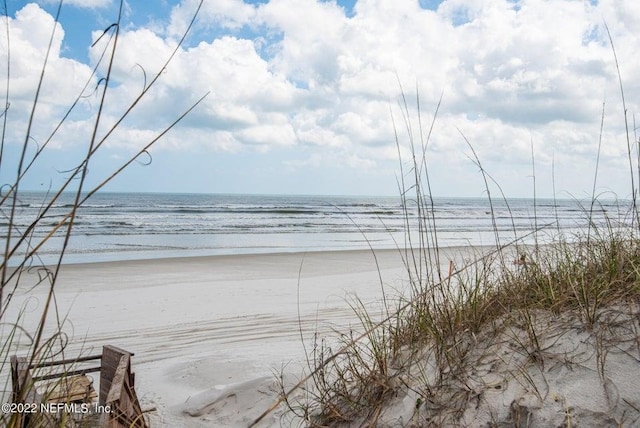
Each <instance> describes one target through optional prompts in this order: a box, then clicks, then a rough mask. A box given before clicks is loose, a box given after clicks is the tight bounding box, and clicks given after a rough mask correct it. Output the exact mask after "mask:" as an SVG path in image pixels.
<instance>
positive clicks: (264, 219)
mask: <svg viewBox="0 0 640 428" xmlns="http://www.w3.org/2000/svg"><path fill="white" fill-rule="evenodd" d="M46 201H47V196H46V194H44V193H38V192H23V193H21V195H20V198H19V201H18V205H17V211H16V215H15V220H14V227H15V230H14V232H13V233H12V235H13V236H15V235H16V231H17V232H18V234H20V232H21V231H25V230H27V228H28V227H29V225H30V224H31V223H32V222H33V221H34V219H35V218H36V217H37V216H38V215H39V213H42V210H43V206H44V205H45V203H46ZM72 202H73V195H70V194H69V195H63V196H62V197H61V198H60V199H59V200H57V201H56V202H55V204H54V205H53V206H52V207H51V209H50V210H49V211H48V212H47V213H46V214H45V218H44V220H43V221H42V222H41V224H40V225H39V226H38V227H36V228H35V229H34V230H33V233H32V235H31V240H30V244H28V245H27V244H26V243H25V244H23V245H22V246H21V249H20V251H21V252H22V253H24V251H26V250H27V248H28V246H29V245H30V246H31V247H33V246H35V245H37V243H38V242H39V241H41V240H42V239H43V238H44V237H45V236H46V235H47V234H48V233H50V230H51V228H52V225H54V224H56V222H57V221H59V219H60V218H61V217H62V216H64V215H65V214H66V213H68V212H69V210H70V208H71V206H72ZM492 204H493V207H492V206H491V205H490V204H489V201H488V200H487V199H486V198H435V199H434V200H433V205H432V206H431V205H430V206H429V209H428V210H427V211H425V212H424V213H426V214H425V218H426V219H428V221H427V223H428V224H429V232H428V233H427V234H423V235H422V236H425V237H427V238H428V241H426V242H425V244H426V245H434V244H435V243H436V240H437V244H438V245H439V246H441V247H444V246H466V245H495V243H496V235H497V239H498V240H499V241H500V243H501V244H505V243H507V242H510V241H512V240H514V239H516V238H522V239H523V241H524V242H529V243H531V242H534V241H535V240H536V239H537V240H548V239H551V237H552V236H555V235H557V234H558V233H562V234H564V235H565V236H571V235H572V234H574V233H575V232H577V231H579V230H584V229H585V228H586V227H587V226H588V217H589V215H588V214H589V211H590V210H591V206H590V203H589V202H588V201H587V202H584V201H583V202H580V201H578V200H569V199H563V200H551V199H538V200H536V201H535V204H534V201H533V200H532V199H509V200H507V201H504V200H494V201H493V202H492ZM9 205H10V204H9V202H8V201H7V202H5V203H4V205H3V206H2V207H0V208H1V210H2V216H3V219H2V222H1V223H0V231H1V232H2V233H3V236H4V237H6V234H7V228H8V217H9V213H10V206H9ZM492 209H493V214H494V215H493V216H492V215H491V212H492ZM628 211H629V210H628V204H627V203H621V202H619V201H613V200H611V201H598V203H597V204H596V205H595V206H594V209H593V214H592V216H591V217H592V219H593V221H594V223H596V224H600V225H602V224H605V223H606V222H609V223H611V224H617V223H618V222H622V221H624V219H625V218H626V217H627V214H628ZM407 212H408V215H405V210H404V209H403V207H402V204H401V201H400V198H399V197H366V196H363V197H353V196H284V195H223V194H215V195H207V194H159V193H98V194H96V195H94V196H93V197H92V198H91V199H90V200H89V201H88V202H87V203H86V204H85V205H84V206H83V207H82V208H81V209H80V210H79V212H78V215H77V219H76V221H75V224H74V229H73V234H72V237H71V240H70V242H69V245H68V247H67V250H66V253H65V257H64V262H65V263H83V262H99V261H114V260H131V259H149V258H161V257H189V256H204V255H223V254H251V253H254V254H255V253H271V252H301V251H323V250H352V249H368V248H374V249H389V248H397V247H403V246H405V245H407V244H408V243H409V238H410V239H411V244H412V245H414V246H416V245H418V244H419V238H418V233H417V230H418V224H419V222H420V218H419V215H418V212H417V210H416V207H415V204H412V203H410V204H409V207H408V210H407ZM424 221H425V220H424V218H423V222H424ZM407 224H408V225H409V226H410V229H411V230H412V231H413V232H412V233H411V234H410V235H408V234H407V233H405V231H406V230H407V227H406V225H407ZM423 224H424V223H423ZM433 224H435V225H436V228H435V231H436V233H433V230H434V229H433V228H432V227H431V225H433ZM536 227H538V228H541V229H542V230H541V231H539V232H538V233H535V234H534V233H532V232H533V230H534V229H536ZM496 230H497V232H498V233H497V234H496V233H495V231H496ZM63 242H64V237H63V234H62V232H61V231H59V232H58V233H56V234H55V235H54V236H53V237H52V238H50V239H49V240H48V241H47V244H46V245H44V246H43V247H42V248H41V249H40V250H39V251H38V258H37V259H34V260H33V262H42V263H52V262H53V261H55V260H56V259H57V254H59V252H60V249H61V248H62V245H63ZM3 247H4V242H3ZM11 264H15V263H14V262H12V263H11Z"/></svg>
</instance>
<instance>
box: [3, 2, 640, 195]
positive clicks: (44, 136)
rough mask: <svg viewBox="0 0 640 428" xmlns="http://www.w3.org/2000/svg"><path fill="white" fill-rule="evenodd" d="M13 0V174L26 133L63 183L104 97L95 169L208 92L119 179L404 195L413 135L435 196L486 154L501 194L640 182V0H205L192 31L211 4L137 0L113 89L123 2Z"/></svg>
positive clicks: (119, 158) (105, 168)
mask: <svg viewBox="0 0 640 428" xmlns="http://www.w3.org/2000/svg"><path fill="white" fill-rule="evenodd" d="M4 3H5V5H3V6H2V8H3V12H4V14H5V17H4V18H3V20H2V21H1V25H0V97H1V98H2V99H5V100H8V106H9V108H8V109H7V111H6V113H5V114H4V115H3V116H2V119H3V120H5V124H4V128H3V135H4V148H3V157H2V162H1V164H0V180H1V181H2V183H3V184H4V183H11V182H13V181H14V180H15V177H16V174H17V170H18V164H19V159H20V156H21V153H22V148H23V145H24V143H25V141H27V150H26V152H25V159H26V160H27V161H28V160H30V159H31V158H33V157H34V155H35V153H36V152H37V151H38V150H39V149H40V150H42V152H41V154H40V155H39V156H38V158H37V160H36V162H34V163H33V166H32V167H30V169H29V170H28V171H27V173H26V175H25V177H24V179H23V181H22V186H23V188H24V189H32V190H47V189H49V188H56V186H59V185H60V183H62V182H63V180H65V179H66V178H68V177H69V175H70V172H69V171H72V170H74V168H77V167H78V166H79V165H80V164H81V163H82V160H83V158H84V156H85V155H86V153H87V150H88V148H89V144H90V141H91V140H92V133H93V131H94V128H95V123H96V117H98V114H100V122H99V124H98V126H97V134H96V135H97V141H104V143H102V144H101V145H100V146H99V148H98V149H97V150H96V152H95V155H94V157H93V158H92V159H91V161H90V163H89V165H88V175H87V181H86V186H87V188H90V187H91V186H95V185H96V184H98V183H100V182H102V181H103V180H104V179H105V178H107V177H109V176H110V175H111V174H112V173H113V171H115V170H117V169H118V168H119V167H120V166H121V165H122V164H123V163H125V162H127V161H128V160H129V159H131V158H132V157H133V156H135V155H136V154H137V153H138V152H139V151H140V150H141V149H142V148H143V147H145V145H147V144H148V143H150V142H151V141H153V140H154V139H155V138H156V137H157V136H158V135H160V134H161V133H162V132H163V131H164V130H165V129H166V128H167V126H169V125H170V124H171V123H173V122H174V121H175V120H176V119H177V118H179V117H180V116H181V115H182V114H183V113H184V112H185V111H186V110H187V109H189V108H190V107H191V106H193V104H194V103H195V102H197V100H198V99H200V98H201V97H203V96H205V98H204V100H203V101H202V102H200V103H199V104H198V105H197V106H196V107H195V108H194V109H193V110H192V111H191V113H190V114H189V115H187V116H186V117H185V118H184V119H183V120H181V121H180V122H179V123H178V124H176V125H175V126H174V127H173V128H171V129H170V130H169V131H168V132H167V133H166V134H164V135H163V136H162V138H160V139H159V140H157V141H156V142H155V143H154V144H153V145H152V146H151V148H150V149H149V150H148V151H147V152H146V153H145V154H142V155H141V156H139V157H137V158H136V161H135V162H133V163H132V164H131V165H130V166H129V167H127V168H126V169H125V170H124V171H123V172H122V173H120V174H119V175H118V176H116V177H115V178H114V179H113V180H111V181H110V182H109V184H107V186H105V188H104V189H105V190H109V191H144V192H188V193H249V194H314V195H320V194H322V195H397V194H398V183H399V182H401V181H402V178H403V175H404V176H406V180H409V179H410V177H409V176H410V172H411V159H412V157H411V142H412V141H413V147H414V152H415V153H416V155H417V156H418V157H419V158H421V157H422V156H423V155H424V158H425V159H426V172H427V173H428V177H429V184H430V189H431V193H432V194H433V195H434V196H443V197H449V196H470V197H483V196H486V194H487V190H486V187H485V184H484V180H483V176H482V174H481V173H480V169H479V167H478V165H477V164H476V162H474V156H477V158H478V159H479V161H480V162H481V165H482V167H483V169H484V171H486V172H487V173H488V174H490V175H491V177H492V179H493V180H495V182H491V181H490V188H489V190H490V192H491V193H492V195H493V196H495V195H498V194H499V189H498V188H497V185H499V186H500V189H501V190H502V191H503V192H504V194H505V195H506V196H509V197H532V196H534V192H535V195H536V196H537V197H552V196H554V195H555V196H557V197H578V198H581V197H585V196H590V195H591V192H592V191H593V190H594V184H595V192H596V193H597V194H600V195H604V196H609V197H612V196H617V197H620V198H626V197H629V196H630V194H631V189H632V183H631V178H632V177H633V179H634V181H635V185H636V186H637V182H638V175H637V174H638V173H637V169H636V168H635V167H631V166H630V162H629V147H631V158H632V159H634V160H635V159H637V157H638V154H637V147H636V145H635V144H634V141H637V136H636V132H635V130H634V127H635V124H634V121H635V115H636V114H638V112H640V109H639V107H640V105H639V101H640V81H639V80H638V79H637V76H640V56H639V55H637V46H639V45H640V40H639V38H640V31H638V28H640V2H638V1H637V0H599V1H596V0H474V1H467V0H440V1H437V0H396V1H389V0H344V1H337V2H336V1H327V0H253V1H248V0H245V1H242V0H204V2H203V4H202V7H201V8H200V10H199V12H198V14H197V16H196V18H195V21H194V24H193V26H192V28H191V30H190V31H189V33H188V34H187V35H186V38H185V40H184V42H183V44H182V45H179V41H180V39H181V38H182V37H183V35H184V34H185V31H186V29H187V28H188V26H189V23H190V21H191V20H192V18H193V17H194V14H195V13H196V10H197V9H198V3H199V1H197V0H182V1H179V0H158V1H153V2H150V1H143V0H135V1H134V0H129V1H125V2H124V3H123V7H122V18H121V22H120V26H119V28H120V32H119V37H118V39H117V43H116V51H115V55H114V57H113V64H112V68H111V74H110V75H109V76H110V80H109V83H108V85H107V86H105V84H104V78H105V76H107V74H108V64H109V59H110V55H111V49H112V48H113V44H114V37H113V35H114V34H115V27H110V26H111V24H113V23H114V22H116V20H117V17H118V11H119V8H120V1H116V0H66V1H64V3H63V5H62V7H61V8H60V14H59V16H58V21H57V24H56V19H55V17H56V14H57V11H58V6H59V4H58V2H57V1H53V0H41V1H34V2H27V1H16V0H7V1H6V2H4ZM5 8H6V10H4V9H5ZM607 27H608V29H609V32H610V34H611V39H612V40H613V44H614V47H615V51H614V49H613V48H612V45H611V43H610V39H609V36H608V33H607ZM54 29H55V31H54ZM105 30H107V31H106V32H105ZM52 34H53V37H52ZM50 43H51V49H50V53H49V56H48V58H47V61H46V66H45V65H44V64H45V56H46V52H47V47H48V46H49V44H50ZM176 49H177V50H176ZM174 50H175V51H176V53H175V55H174V56H173V58H172V59H171V60H170V61H169V62H168V63H167V61H168V59H169V58H170V56H171V55H172V52H173V51H174ZM614 52H615V57H614ZM616 57H617V60H618V66H619V75H620V78H621V80H622V87H623V92H622V91H621V85H620V80H619V78H618V68H617V67H616V61H615V58H616ZM43 67H44V78H43V80H42V84H41V87H40V92H39V96H38V100H37V105H36V108H35V110H34V111H35V113H34V118H33V122H32V123H33V124H32V127H31V128H30V129H31V130H30V132H29V133H27V129H29V128H28V122H29V115H30V113H31V111H32V108H33V104H34V99H35V94H36V90H37V88H38V81H39V78H40V76H41V73H42V71H43ZM94 69H95V73H94ZM155 76H158V78H157V79H155V80H154V78H155ZM151 82H153V84H151ZM105 88H106V89H107V90H106V95H105V101H104V102H103V103H101V97H102V93H103V90H104V89H105ZM143 92H144V95H143V96H142V97H141V99H140V100H139V101H138V102H137V103H135V102H136V99H137V98H138V97H139V96H140V95H141V94H143ZM622 93H624V101H625V103H626V104H623V98H622ZM7 94H8V95H7ZM74 103H75V104H74ZM132 103H135V106H134V108H133V109H131V110H129V107H130V106H131V105H132ZM623 105H626V109H627V114H626V118H627V123H626V124H625V113H624V108H623ZM71 106H73V109H72V110H71V111H70V113H69V114H68V115H67V113H68V112H69V109H70V107H71ZM438 106H439V107H438ZM436 111H437V117H435V120H434V115H435V113H436ZM65 115H66V116H65ZM123 116H124V118H123ZM63 118H64V120H62V119H63ZM121 118H123V120H121V121H120V119H121ZM639 122H640V120H639ZM59 124H61V125H60V126H59ZM627 128H628V129H629V131H628V132H627V131H626V129H627ZM601 129H602V131H601ZM427 136H428V138H427ZM105 137H106V138H105ZM628 142H630V145H628ZM474 153H475V155H474ZM596 165H597V168H596ZM630 168H633V171H634V172H633V174H631V172H630ZM407 182H408V181H407ZM495 183H497V184H495Z"/></svg>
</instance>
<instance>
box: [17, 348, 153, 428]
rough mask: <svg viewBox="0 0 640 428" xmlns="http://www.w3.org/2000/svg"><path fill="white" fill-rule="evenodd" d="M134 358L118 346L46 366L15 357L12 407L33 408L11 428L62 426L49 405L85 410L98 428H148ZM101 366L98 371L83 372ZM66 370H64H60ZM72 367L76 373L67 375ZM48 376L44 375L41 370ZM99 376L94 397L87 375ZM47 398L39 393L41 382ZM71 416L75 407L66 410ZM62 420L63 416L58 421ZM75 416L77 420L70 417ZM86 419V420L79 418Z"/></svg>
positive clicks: (45, 363) (49, 363) (51, 362)
mask: <svg viewBox="0 0 640 428" xmlns="http://www.w3.org/2000/svg"><path fill="white" fill-rule="evenodd" d="M132 356H133V353H131V352H128V351H125V350H123V349H120V348H118V347H115V346H110V345H108V346H104V347H103V348H102V354H101V355H93V356H87V357H81V358H76V359H67V360H58V361H47V362H39V363H34V364H29V362H28V360H27V359H26V358H24V357H18V356H15V355H14V356H12V357H11V381H12V386H13V395H12V400H13V402H14V403H16V404H17V403H20V404H21V405H27V406H31V408H30V409H29V410H36V411H28V412H23V413H16V414H14V417H13V419H12V420H11V422H10V425H12V426H14V427H43V428H44V427H49V426H59V420H56V417H55V416H56V414H57V412H48V411H47V409H49V408H50V407H48V406H50V405H51V403H66V404H76V405H82V406H83V407H80V409H82V410H86V409H89V410H94V411H89V412H87V413H89V414H90V416H91V417H93V418H95V417H97V418H98V422H97V425H98V426H101V427H107V428H125V427H126V428H129V427H134V428H146V427H147V423H146V421H145V419H144V417H143V411H142V409H141V407H140V402H139V401H138V398H137V395H136V392H135V375H134V373H133V372H132V370H131V357H132ZM98 360H100V365H99V366H95V365H94V366H89V367H79V366H82V365H86V364H88V363H91V362H93V361H98ZM60 366H62V367H63V368H62V370H57V371H56V368H59V367H60ZM69 367H73V370H70V369H68V368H69ZM47 368H48V369H49V370H43V369H47ZM93 372H100V393H99V395H98V402H97V403H95V398H96V394H95V391H94V390H93V385H92V384H91V381H90V380H89V378H88V377H87V376H86V375H87V374H88V373H93ZM54 379H55V380H56V381H55V382H51V383H50V384H45V386H44V388H45V392H43V393H40V392H38V388H37V387H40V388H42V385H43V382H45V381H49V380H54ZM62 409H63V410H72V409H73V407H72V406H69V407H67V408H65V407H62ZM58 416H59V415H58ZM72 416H73V415H72ZM75 416H82V415H75Z"/></svg>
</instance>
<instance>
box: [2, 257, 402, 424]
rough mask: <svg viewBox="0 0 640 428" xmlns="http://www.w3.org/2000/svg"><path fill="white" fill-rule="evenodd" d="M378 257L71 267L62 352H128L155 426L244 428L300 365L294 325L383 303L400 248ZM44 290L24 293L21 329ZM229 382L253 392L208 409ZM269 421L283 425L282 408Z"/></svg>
mask: <svg viewBox="0 0 640 428" xmlns="http://www.w3.org/2000/svg"><path fill="white" fill-rule="evenodd" d="M376 257H377V262H378V265H376V260H375V259H374V257H373V255H372V253H371V252H369V251H344V252H317V253H308V254H306V255H303V254H298V253H296V254H292V253H288V254H266V255H242V256H218V257H196V258H176V259H157V260H149V261H128V262H109V263H95V264H79V265H66V266H64V267H63V269H62V272H61V277H60V279H59V281H58V285H57V293H56V297H57V302H58V306H59V308H60V312H61V313H62V314H66V316H67V319H68V320H67V325H66V328H65V331H67V332H68V333H69V334H70V335H71V337H72V345H70V346H69V348H68V349H69V351H68V353H67V355H69V356H72V355H74V352H75V353H76V354H77V353H78V352H80V351H81V350H82V354H83V355H87V354H95V353H100V350H101V346H102V345H106V344H112V345H116V346H119V347H121V348H124V349H126V350H128V351H131V352H134V353H135V356H134V358H133V368H134V371H135V373H136V389H137V393H138V396H139V398H140V400H141V403H142V405H143V408H151V407H155V408H157V411H155V412H152V413H150V417H151V420H152V422H153V423H154V425H155V426H225V427H227V426H234V425H237V426H246V424H247V421H248V420H250V419H252V418H254V417H256V416H257V415H259V414H260V413H262V411H263V410H264V409H265V408H267V407H268V406H269V404H270V402H271V401H272V400H273V399H274V397H275V393H274V392H273V391H271V392H270V393H269V394H268V395H265V394H264V393H262V392H260V390H261V389H260V388H262V390H263V389H264V388H266V386H265V385H267V386H268V385H269V384H271V383H273V379H274V372H277V371H279V370H281V369H282V367H283V366H284V365H288V366H287V370H293V371H296V370H297V369H296V368H295V367H300V364H302V363H303V362H304V351H303V347H302V342H301V338H300V329H301V328H302V331H303V332H302V335H303V336H304V337H305V340H307V341H311V340H312V338H313V333H314V332H315V331H327V330H328V329H329V328H331V326H332V325H337V326H345V325H348V323H350V322H357V321H356V318H355V316H354V314H353V311H352V310H351V309H350V308H349V307H348V304H347V301H346V298H347V297H348V296H349V295H353V294H357V295H358V296H359V297H360V298H361V299H362V300H363V301H365V302H372V301H376V300H379V299H380V297H381V294H382V292H381V283H380V276H381V277H382V278H383V281H384V283H385V287H387V288H388V289H389V290H390V289H391V288H393V287H401V286H402V284H403V278H404V276H405V274H404V268H403V267H402V262H401V258H400V256H399V253H398V252H397V251H378V252H376ZM378 267H379V268H380V272H378ZM379 274H380V275H379ZM26 283H27V282H25V284H26ZM44 291H45V290H44V287H40V288H37V289H36V290H35V291H31V292H30V293H28V295H29V296H31V297H30V299H29V301H28V306H27V307H28V309H29V313H28V314H27V315H28V316H31V319H27V320H25V322H24V324H25V325H26V326H27V328H28V327H29V326H30V325H33V323H34V322H35V317H36V316H38V315H39V314H40V311H41V308H42V304H43V303H42V302H43V296H44ZM16 301H17V300H16ZM14 307H15V305H14ZM298 310H299V311H300V319H299V317H298ZM11 316H12V314H8V317H9V318H7V319H11ZM298 371H299V370H298ZM236 384H239V385H244V386H245V388H243V390H244V391H248V392H247V393H245V394H244V395H243V396H240V395H241V394H240V395H235V396H233V397H232V398H233V400H232V401H233V406H228V405H227V406H226V407H225V408H224V409H216V408H214V407H211V406H209V407H211V408H209V407H207V406H208V405H210V404H211V403H212V402H213V401H215V399H216V397H218V396H221V397H223V396H224V394H225V393H226V392H225V388H227V387H229V386H233V385H236ZM256 386H260V388H256ZM227 395H228V394H227ZM227 398H228V397H227ZM218 404H220V403H218ZM223 404H226V402H225V403H223ZM184 410H188V411H189V412H190V413H191V414H193V415H196V416H191V415H189V413H185V412H184ZM270 423H272V424H275V425H278V426H279V421H278V417H277V413H276V414H274V416H273V417H272V418H271V419H270V422H268V423H266V425H269V424H270Z"/></svg>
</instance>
